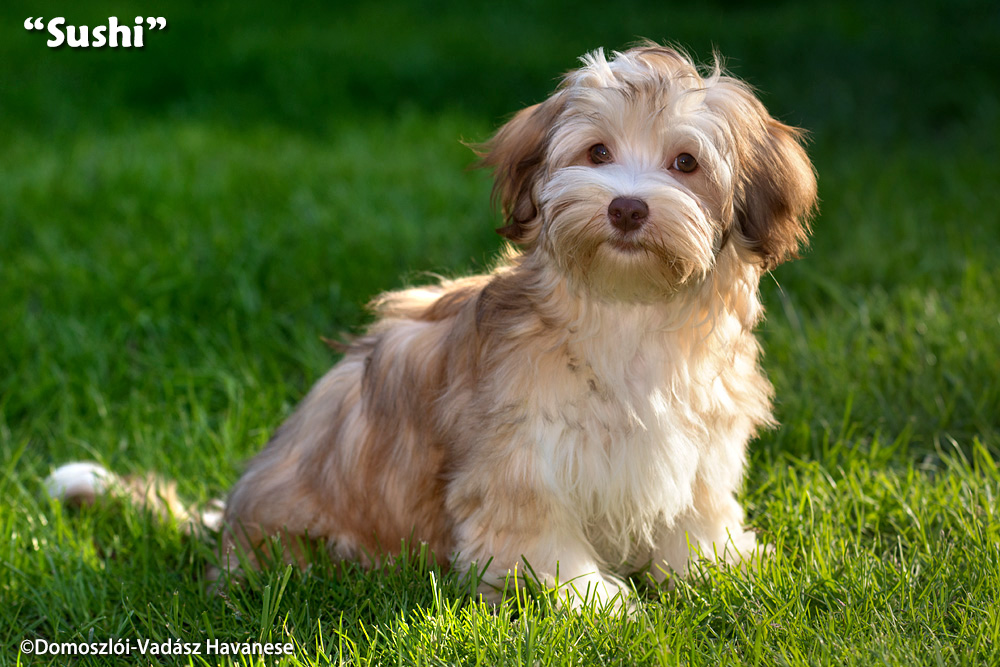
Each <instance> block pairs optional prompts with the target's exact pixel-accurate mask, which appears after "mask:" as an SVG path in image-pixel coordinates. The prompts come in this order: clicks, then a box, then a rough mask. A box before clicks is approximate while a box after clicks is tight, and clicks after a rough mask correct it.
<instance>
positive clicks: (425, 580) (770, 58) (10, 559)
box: [0, 0, 1000, 666]
mask: <svg viewBox="0 0 1000 667" xmlns="http://www.w3.org/2000/svg"><path fill="white" fill-rule="evenodd" d="M151 4H153V3H141V4H139V3H131V4H130V3H128V2H126V1H125V0H122V1H121V2H94V3H88V5H87V7H86V8H77V7H73V6H72V3H62V4H61V5H60V3H52V2H49V3H21V2H13V3H7V4H5V5H3V6H2V7H0V30H2V32H0V34H2V39H0V472H2V474H0V528H2V532H0V536H2V537H3V540H2V542H0V666H2V665H6V664H11V665H14V664H66V663H67V662H69V661H70V659H68V658H66V657H65V656H52V655H47V656H36V655H26V654H19V650H18V647H19V645H20V644H21V642H22V641H24V640H39V641H40V643H41V641H42V640H44V641H47V642H107V641H119V642H126V641H131V642H132V644H133V652H132V655H131V656H129V657H125V658H122V657H119V658H99V657H88V658H84V659H81V663H82V664H97V665H104V664H147V663H152V664H177V663H181V664H187V663H188V662H190V663H192V664H215V663H217V662H221V663H227V662H229V661H230V660H232V658H230V657H228V656H225V655H214V656H200V657H199V656H188V657H183V658H180V659H178V658H176V657H171V656H160V655H153V654H151V653H147V654H146V655H140V654H139V652H138V649H137V648H136V647H137V645H138V642H139V641H146V640H149V641H151V642H153V643H159V644H162V643H164V642H174V643H173V644H171V646H173V645H175V644H176V643H177V642H188V643H195V644H198V645H199V646H202V647H203V648H204V646H205V644H206V642H208V641H209V640H218V641H221V642H248V641H249V642H254V641H256V642H274V643H286V642H287V643H291V644H292V645H293V647H294V653H293V655H292V656H290V657H284V658H281V659H277V660H271V659H269V660H268V661H267V662H268V664H271V663H272V662H280V663H282V664H288V665H329V664H333V665H341V664H345V665H346V664H351V665H383V664H464V665H495V664H518V665H522V664H523V665H535V664H539V665H549V664H553V665H561V664H578V665H603V664H619V665H661V664H663V665H675V664H685V665H716V664H765V665H772V664H830V665H842V664H859V665H866V666H868V665H872V664H898V665H913V664H969V665H992V664H1000V599H998V597H1000V595H998V591H1000V514H998V505H1000V501H998V497H1000V471H998V462H1000V416H998V414H1000V266H998V264H997V261H996V258H997V256H998V255H1000V187H997V184H998V183H1000V132H998V131H997V128H998V127H1000V79H998V77H997V74H996V73H997V72H998V71H1000V42H998V41H997V35H998V34H1000V11H998V10H997V8H996V7H995V6H993V5H992V4H991V3H988V2H985V1H983V2H950V3H945V2H940V3H934V2H930V1H918V2H909V3H904V2H886V3H879V4H878V5H876V3H870V4H862V3H858V4H857V5H854V4H848V3H834V2H818V3H783V4H781V5H780V6H775V7H771V6H768V5H767V4H766V3H752V4H751V6H750V7H749V8H743V9H739V10H728V9H725V8H724V7H723V3H698V4H691V5H690V6H688V5H683V6H682V5H674V6H668V4H667V3H661V2H657V3H649V4H647V5H641V4H632V3H629V4H626V3H622V6H618V5H613V4H609V3H606V2H602V3H598V2H575V3H549V4H545V6H544V7H538V6H536V4H535V3H528V2H523V3H517V4H516V6H515V5H502V4H501V3H497V4H495V5H494V6H492V7H491V8H486V7H485V6H484V7H481V8H479V7H475V6H472V5H471V3H468V4H467V3H459V2H440V3H434V5H433V7H430V8H426V9H417V8H416V7H417V5H416V4H415V3H404V2H401V1H400V2H396V3H381V4H380V5H378V8H377V9H376V8H375V6H373V5H363V4H361V3H357V4H353V5H349V6H346V5H345V6H344V7H334V6H331V5H330V4H329V3H328V4H321V3H304V4H303V5H301V6H296V8H295V9H294V10H293V9H290V8H285V7H279V6H278V4H277V3H243V4H241V5H240V6H239V9H236V8H234V7H232V6H230V5H228V4H215V5H210V6H208V7H197V8H195V7H194V6H191V7H188V6H185V5H180V4H178V5H176V6H175V5H173V4H164V3H155V4H156V9H153V8H152V7H150V5H151ZM203 4H204V3H203ZM49 6H51V7H54V9H48V7H49ZM46 11H47V12H48V13H46ZM139 14H142V15H156V16H164V17H166V18H167V20H168V28H167V29H166V30H165V31H161V32H153V31H150V32H148V33H147V34H146V39H145V43H146V46H145V47H144V48H143V49H141V50H140V49H131V50H126V49H108V48H105V49H100V50H95V49H89V50H88V49H69V48H61V49H55V50H53V49H49V48H48V47H46V46H45V40H46V36H45V35H43V34H39V33H36V32H28V31H26V30H25V29H24V28H23V23H24V20H25V19H26V18H27V17H29V16H31V17H34V16H38V15H42V16H45V17H46V18H48V17H51V16H65V17H66V19H67V23H75V24H77V25H79V24H83V25H87V24H89V25H97V24H98V23H102V22H103V23H106V21H107V17H109V16H118V17H122V21H123V22H127V21H131V17H134V16H137V15H139ZM126 18H127V21H126ZM638 37H649V38H652V39H657V40H661V41H672V42H675V43H678V44H681V45H684V46H685V47H687V48H688V49H689V50H690V51H691V52H693V53H694V54H695V55H696V56H697V57H698V58H699V59H700V60H703V61H705V60H709V59H710V58H711V54H712V51H713V48H717V49H718V50H719V51H720V52H721V53H722V54H723V55H725V56H726V57H727V65H728V67H729V69H730V70H731V71H733V72H734V73H735V74H737V75H739V76H741V77H743V78H746V79H748V80H749V81H750V82H752V83H753V84H754V85H755V86H757V87H758V89H759V90H760V91H761V96H762V98H763V99H764V101H765V103H766V104H767V106H768V107H769V109H770V110H771V111H772V112H773V113H774V114H775V115H776V116H778V117H779V118H781V119H783V120H785V121H786V122H789V123H792V124H796V125H801V126H803V127H805V128H807V129H808V130H809V131H810V145H809V153H810V156H811V157H812V159H813V161H814V163H815V165H816V168H817V171H818V174H819V183H820V198H821V205H820V213H819V215H818V217H817V218H816V220H815V225H814V226H815V233H814V235H813V238H812V242H811V247H810V249H809V251H808V252H807V253H805V255H804V257H803V259H801V260H800V261H797V262H794V263H790V264H787V265H784V266H781V267H779V268H778V269H777V270H775V271H774V272H773V274H772V275H771V276H769V277H767V278H766V280H765V281H764V284H763V286H762V292H763V299H764V302H765V304H766V306H767V309H768V317H767V320H766V322H765V323H764V324H763V325H762V326H761V328H760V337H761V340H762V343H763V345H764V348H765V352H766V357H765V360H764V364H765V367H766V369H767V372H768V374H769V376H770V377H771V379H772V380H773V382H774V384H775V387H776V391H777V401H776V412H777V416H778V418H779V420H780V421H781V426H780V428H778V429H775V430H773V431H769V432H765V433H762V434H761V435H760V437H759V438H758V439H757V440H755V441H754V442H753V443H752V445H751V451H750V463H749V468H748V474H747V480H746V484H745V489H744V493H743V500H744V503H745V506H746V507H747V508H748V512H749V520H750V523H751V525H752V526H753V527H754V528H755V529H757V530H759V531H760V532H761V533H762V535H763V536H764V538H765V539H766V540H767V541H769V542H770V543H772V544H774V545H775V547H776V550H775V553H774V554H773V556H772V557H770V558H769V559H767V560H766V561H765V562H764V564H763V565H762V566H761V568H760V569H759V570H756V571H753V572H751V573H749V574H740V573H737V572H732V571H728V570H723V569H717V568H706V569H703V570H702V571H699V572H698V573H697V574H695V575H694V576H692V577H691V578H689V579H687V580H685V581H682V582H679V583H678V584H677V585H676V586H675V587H674V588H673V589H671V590H667V589H660V590H657V589H654V588H649V587H646V586H645V585H644V584H643V583H642V582H641V581H637V582H636V583H637V586H638V590H639V597H640V601H639V603H638V605H637V609H636V612H635V613H634V614H633V615H632V616H630V617H622V616H620V615H616V614H612V613H607V612H602V611H599V610H585V611H583V612H581V613H570V612H567V611H565V610H563V609H559V608H553V607H552V605H551V603H550V601H549V599H548V598H547V597H546V596H545V595H538V594H536V593H535V592H533V591H527V592H526V591H519V593H518V594H517V595H512V596H510V598H509V600H508V602H506V603H505V604H504V605H503V606H502V607H499V608H497V609H493V608H491V607H488V606H485V605H483V604H481V603H477V602H474V601H473V600H472V599H471V598H470V596H469V595H468V590H469V582H468V581H464V580H463V579H461V578H460V577H459V576H457V575H456V574H454V573H449V572H442V571H439V570H435V569H428V568H427V567H426V566H424V565H422V564H421V563H419V562H411V561H405V562H399V563H394V564H392V565H391V566H389V567H386V568H383V569H380V570H376V571H362V570H360V569H357V568H355V567H353V566H350V565H349V566H346V567H341V568H337V567H335V566H334V565H332V564H331V563H329V562H325V561H323V560H318V561H317V562H316V563H314V564H313V565H312V566H311V567H310V568H308V569H307V570H305V571H300V570H297V569H287V570H286V569H281V568H279V569H275V570H271V571H263V572H260V573H257V574H254V575H252V576H250V578H249V579H248V581H247V582H246V583H245V585H243V586H241V587H234V588H232V589H230V590H227V591H226V593H225V594H224V595H212V594H207V593H206V591H205V584H204V571H205V568H206V566H207V565H208V564H209V563H210V562H211V561H212V552H211V549H210V547H209V546H208V545H207V544H206V543H204V542H202V541H200V540H198V539H192V538H191V537H189V536H186V535H184V534H183V533H182V532H181V531H180V530H179V529H178V528H177V527H176V526H173V525H170V524H163V523H159V522H156V521H154V520H152V519H151V518H150V517H149V516H147V515H146V514H144V513H143V512H142V511H141V510H138V509H136V508H133V507H128V506H121V505H117V504H115V503H106V504H98V505H97V506H94V507H90V508H85V509H82V510H79V511H77V510H67V509H64V508H62V507H60V506H58V505H57V504H55V503H52V502H50V501H49V500H48V499H47V498H46V497H45V496H44V494H43V492H42V486H41V480H42V479H44V477H45V475H47V474H48V472H49V471H50V470H51V468H52V467H53V466H54V465H57V464H58V463H61V462H65V461H69V460H80V459H92V460H96V461H100V462H102V463H103V464H105V465H107V466H108V467H110V468H112V469H114V470H116V471H119V472H123V473H128V472H145V471H150V470H156V471H159V472H160V473H162V474H163V475H164V476H166V477H169V478H171V479H176V480H178V484H179V490H180V492H181V494H182V495H183V496H184V497H185V498H188V499H190V500H193V501H194V500H198V501H207V500H209V499H211V498H215V497H221V496H222V495H224V494H225V491H226V489H227V488H228V487H229V486H230V485H231V484H232V483H233V482H234V481H235V479H236V478H237V477H238V475H239V473H240V471H241V469H242V463H243V462H244V461H245V460H246V459H247V458H248V457H249V456H251V455H252V454H253V453H255V452H256V451H258V450H259V449H260V448H261V447H262V446H263V444H264V443H265V442H266V441H267V439H268V437H269V435H270V433H271V431H272V430H273V429H274V428H275V427H276V426H277V425H278V424H280V423H281V421H282V420H283V418H284V417H286V416H287V415H288V414H289V413H290V411H291V410H292V409H293V407H294V405H295V404H296V402H297V401H298V400H299V399H300V398H301V397H302V396H303V395H304V393H305V392H306V391H307V390H308V388H309V386H310V385H311V383H312V382H313V381H315V380H316V379H317V378H318V377H319V376H320V375H322V373H323V372H324V371H325V370H326V369H328V368H329V366H330V365H331V364H332V363H334V362H335V361H336V358H337V357H336V354H335V353H334V352H333V351H331V350H330V349H329V348H328V347H327V345H326V344H325V343H324V341H323V339H324V338H335V337H337V336H338V335H340V333H341V332H351V331H358V330H360V328H361V327H363V326H364V324H365V322H366V321H367V320H366V315H365V311H364V304H365V303H366V302H367V301H368V300H369V299H370V298H372V297H373V296H375V295H376V294H378V293H379V292H381V291H383V290H386V289H392V288H396V287H399V286H401V285H404V284H414V283H419V282H421V281H428V280H430V279H431V278H430V277H429V274H431V273H433V274H439V275H460V274H462V273H465V272H468V271H473V270H482V269H484V268H485V267H487V266H488V265H489V264H490V261H491V258H492V256H493V255H494V253H495V252H496V251H497V250H498V248H499V247H500V239H499V237H498V236H497V235H496V234H495V233H494V232H493V229H494V228H495V227H496V226H497V225H498V223H499V220H498V216H497V214H496V213H495V212H493V211H491V210H490V207H489V191H490V179H489V174H487V173H485V172H482V171H473V170H469V166H470V165H471V164H472V163H473V161H474V156H473V154H472V152H471V151H470V150H469V148H467V147H466V145H464V143H463V142H466V143H468V142H476V141H481V140H483V139H485V138H486V137H488V136H489V134H490V132H491V131H492V130H493V129H495V128H496V127H497V126H498V125H499V124H500V123H501V122H503V120H504V119H505V118H506V117H507V116H508V115H509V114H510V113H512V112H514V111H515V110H517V109H518V108H520V107H522V106H524V105H527V104H530V103H533V102H537V101H539V100H541V99H543V98H544V97H545V95H546V94H547V93H548V92H549V91H550V90H551V89H552V87H553V86H554V84H555V81H556V77H557V76H558V74H559V73H561V72H563V71H565V70H567V69H569V68H572V67H573V66H574V65H575V58H576V57H577V56H579V55H580V54H582V53H583V52H585V51H587V50H589V49H592V48H595V47H597V46H601V45H603V46H607V47H611V48H621V47H624V46H626V45H628V44H629V43H630V42H632V41H634V40H635V39H636V38H638ZM235 662H237V663H247V662H250V660H249V659H247V658H238V657H237V658H236V659H235Z"/></svg>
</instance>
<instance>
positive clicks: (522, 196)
mask: <svg viewBox="0 0 1000 667" xmlns="http://www.w3.org/2000/svg"><path fill="white" fill-rule="evenodd" d="M582 61H583V67H581V68H580V69H578V70H575V71H573V72H570V73H569V74H568V75H566V77H565V78H564V80H563V82H562V84H561V85H560V87H559V89H558V90H557V91H556V92H555V94H553V95H552V97H550V98H549V99H548V100H546V101H545V102H542V103H541V104H536V105H534V106H532V107H529V108H527V109H524V110H522V111H520V112H519V113H518V114H517V115H515V116H514V118H513V119H512V120H510V122H508V123H507V124H506V125H504V126H503V127H502V128H501V129H500V130H499V131H498V132H497V134H496V135H495V136H494V137H493V138H492V139H491V140H490V141H489V142H488V143H487V144H486V145H485V150H484V151H483V164H484V165H486V166H491V167H493V168H494V169H495V177H496V181H495V184H494V197H495V198H496V199H498V200H499V202H500V205H501V208H502V211H503V215H504V220H505V223H506V224H505V226H504V227H502V228H500V230H498V231H500V233H501V234H503V235H504V236H506V237H507V238H508V239H510V240H511V241H513V242H514V243H516V244H518V245H520V246H521V247H522V248H523V249H524V250H525V251H526V252H541V253H545V254H546V255H548V258H549V259H550V260H551V261H552V262H553V263H554V264H555V265H556V266H558V267H559V268H560V270H561V271H562V272H563V273H564V274H565V275H566V276H567V277H569V278H570V279H571V280H572V281H573V282H574V283H575V284H577V285H579V286H582V287H584V288H585V289H587V290H589V291H592V292H595V293H598V294H602V295H606V296H611V297H616V298H625V299H630V300H631V299H638V300H649V299H655V298H657V297H658V296H661V295H664V294H670V293H673V292H676V291H677V290H678V289H680V288H681V287H682V286H683V285H685V284H688V283H690V282H693V281H698V280H699V279H701V278H703V277H705V276H706V275H708V274H709V273H710V272H711V271H712V269H713V267H714V266H715V263H716V259H717V257H718V255H719V253H720V252H721V251H722V250H723V248H725V246H726V245H727V244H730V243H731V244H734V245H735V248H736V251H737V254H738V256H739V257H740V258H742V260H743V261H745V262H749V263H753V264H756V265H757V266H759V267H760V269H761V270H762V271H763V270H768V269H770V268H772V267H774V266H776V265H777V264H779V263H781V262H782V261H784V260H786V259H788V258H790V257H793V256H795V254H796V252H797V250H798V248H799V246H800V244H802V243H803V242H804V241H805V240H806V237H807V235H808V231H809V227H808V218H809V214H810V213H811V211H812V209H813V206H814V203H815V200H816V179H815V176H814V174H813V170H812V165H811V164H810V162H809V160H808V158H807V157H806V154H805V151H804V150H803V149H802V146H801V144H800V140H801V132H800V131H799V130H796V129H794V128H791V127H789V126H787V125H784V124H782V123H780V122H778V121H777V120H775V119H774V118H772V117H771V116H770V115H769V114H768V113H767V111H766V110H765V109H764V106H763V105H762V104H761V103H760V101H759V100H757V98H756V97H755V96H754V95H753V93H752V92H751V90H750V88H749V87H748V86H747V85H746V84H744V83H742V82H740V81H738V80H736V79H733V78H731V77H728V76H725V75H723V74H722V72H721V69H720V67H719V65H718V64H716V66H715V67H714V69H713V70H712V71H710V72H708V73H706V74H704V75H703V74H702V73H700V72H699V71H698V69H697V68H696V67H695V65H694V64H693V63H692V62H691V60H690V59H689V58H687V57H686V56H684V55H683V54H681V53H679V52H677V51H675V50H673V49H670V48H666V47H660V46H653V45H646V46H640V47H637V48H633V49H630V50H628V51H625V52H624V53H615V54H614V58H613V59H611V60H608V59H606V58H605V55H604V52H603V51H602V50H598V51H595V52H594V53H591V54H588V55H587V56H584V57H583V58H582Z"/></svg>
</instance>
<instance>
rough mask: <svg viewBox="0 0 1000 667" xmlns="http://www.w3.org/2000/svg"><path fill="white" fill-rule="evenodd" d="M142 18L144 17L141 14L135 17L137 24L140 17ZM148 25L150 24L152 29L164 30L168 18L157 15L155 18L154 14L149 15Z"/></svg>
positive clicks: (147, 18)
mask: <svg viewBox="0 0 1000 667" xmlns="http://www.w3.org/2000/svg"><path fill="white" fill-rule="evenodd" d="M141 18H142V17H141V16H136V17H135V23H136V25H138V24H139V23H140V21H139V19H141ZM146 25H148V26H149V29H150V30H163V29H164V28H166V27H167V19H165V18H163V17H162V16H157V17H155V18H154V17H152V16H147V17H146Z"/></svg>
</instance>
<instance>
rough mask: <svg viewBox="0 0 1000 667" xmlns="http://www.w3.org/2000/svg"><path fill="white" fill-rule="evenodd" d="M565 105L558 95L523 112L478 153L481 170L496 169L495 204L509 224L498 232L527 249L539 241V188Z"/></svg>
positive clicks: (494, 178) (481, 147) (494, 183)
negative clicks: (537, 193) (548, 152)
mask: <svg viewBox="0 0 1000 667" xmlns="http://www.w3.org/2000/svg"><path fill="white" fill-rule="evenodd" d="M563 105H564V103H563V101H562V95H558V94H557V95H555V96H553V97H551V98H549V99H548V100H546V101H544V102H542V103H541V104H536V105H534V106H530V107H528V108H527V109H522V110H521V111H519V112H518V113H517V114H516V115H515V116H514V117H513V118H512V119H510V121H508V122H507V123H506V124H505V125H504V126H503V127H501V128H500V129H499V130H498V131H497V133H496V134H495V135H494V136H493V138H492V139H490V140H489V141H487V142H486V143H485V144H483V145H481V146H480V147H479V149H478V150H477V151H476V152H477V153H478V154H479V157H480V160H479V164H478V166H480V167H491V168H492V169H493V203H494V205H495V204H496V203H497V202H498V201H499V203H500V211H501V212H502V214H503V217H504V222H505V223H506V224H505V225H504V226H503V227H500V228H499V229H497V232H498V233H500V234H501V235H503V236H504V237H506V238H508V239H510V240H511V241H513V242H514V243H517V244H518V245H520V246H522V247H525V248H528V247H531V246H532V245H533V244H534V242H535V240H536V239H537V238H538V230H539V226H540V224H539V223H540V221H539V220H538V206H537V204H536V202H535V184H536V183H537V181H538V178H539V176H540V175H541V170H542V168H543V166H544V163H545V153H546V151H547V149H548V144H549V140H550V137H551V130H552V128H553V126H554V125H555V120H556V118H557V117H558V116H559V114H560V113H561V112H562V109H563Z"/></svg>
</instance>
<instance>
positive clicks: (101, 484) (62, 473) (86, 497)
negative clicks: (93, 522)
mask: <svg viewBox="0 0 1000 667" xmlns="http://www.w3.org/2000/svg"><path fill="white" fill-rule="evenodd" d="M117 479H118V478H117V477H116V476H115V474H114V473H112V472H111V471H110V470H107V469H106V468H104V467H102V466H99V465H97V464H96V463H83V462H76V463H67V464H66V465H62V466H59V467H58V468H56V469H55V470H54V471H53V472H52V474H51V475H49V476H48V477H47V478H46V479H45V490H46V491H47V492H48V494H49V495H50V496H52V497H53V498H56V499H59V500H62V501H64V502H67V503H92V502H94V499H95V498H96V497H97V496H99V495H102V494H104V493H106V492H107V490H108V487H110V486H111V485H112V484H114V483H115V482H116V481H117Z"/></svg>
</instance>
